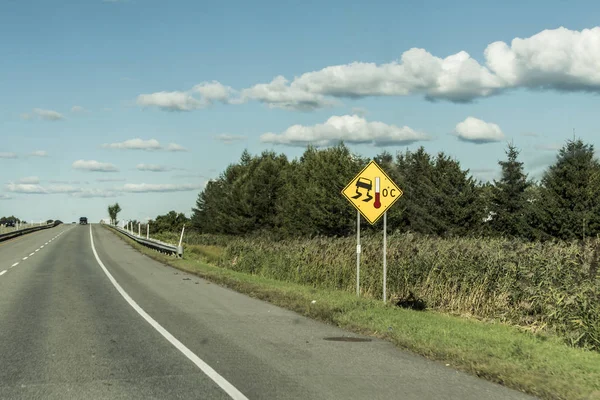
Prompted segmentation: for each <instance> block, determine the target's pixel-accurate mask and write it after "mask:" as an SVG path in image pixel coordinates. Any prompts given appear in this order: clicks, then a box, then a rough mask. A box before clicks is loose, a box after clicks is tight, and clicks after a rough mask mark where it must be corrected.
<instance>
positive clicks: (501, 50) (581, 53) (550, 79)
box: [138, 27, 600, 116]
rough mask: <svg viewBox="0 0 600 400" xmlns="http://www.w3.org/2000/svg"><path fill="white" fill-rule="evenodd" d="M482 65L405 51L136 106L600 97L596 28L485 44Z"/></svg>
mask: <svg viewBox="0 0 600 400" xmlns="http://www.w3.org/2000/svg"><path fill="white" fill-rule="evenodd" d="M482 58H483V62H482V63H479V62H478V61H477V60H476V59H475V58H473V57H472V56H471V55H470V54H469V53H467V52H465V51H459V52H457V53H455V54H450V55H447V56H442V57H440V56H436V55H433V54H431V53H430V52H428V51H427V50H426V49H422V48H411V49H408V50H407V51H405V52H403V53H402V54H401V56H400V57H399V59H397V60H392V61H391V62H388V63H383V64H376V63H370V62H359V61H355V62H351V63H348V64H341V65H333V66H328V67H325V68H323V69H320V70H317V71H312V72H306V73H304V74H302V75H300V76H298V77H295V78H294V79H293V80H291V81H290V80H288V79H287V78H285V77H284V76H281V75H279V76H276V77H275V78H274V79H273V80H272V81H271V82H269V83H258V84H256V85H253V86H251V87H249V88H246V89H242V90H241V96H240V97H239V99H237V100H236V101H232V100H231V96H232V94H233V93H235V91H233V90H232V89H231V88H228V87H225V86H223V85H221V84H220V83H218V82H214V81H213V82H212V83H204V84H203V85H204V88H205V89H203V90H204V91H203V92H202V94H203V96H204V97H201V98H199V99H196V98H195V97H193V96H192V94H193V93H194V90H192V91H188V92H159V93H155V94H154V95H156V96H155V97H143V96H154V95H142V96H141V97H140V98H139V99H138V101H139V102H140V103H141V104H153V105H157V106H159V107H162V108H164V109H173V110H186V111H188V110H191V109H196V108H201V107H204V106H205V105H207V104H210V103H211V99H212V100H219V101H223V102H225V103H230V104H232V103H242V102H245V101H247V100H256V101H259V102H263V103H265V104H268V105H269V107H273V108H284V109H289V110H303V111H309V110H314V109H317V108H322V107H327V106H332V105H336V104H338V103H337V102H335V101H332V99H331V98H361V97H366V96H408V95H422V96H424V97H425V98H426V99H428V100H432V101H435V100H446V101H451V102H457V103H461V102H470V101H473V100H475V99H477V98H480V97H488V96H492V95H496V94H500V93H502V92H504V91H506V90H509V89H516V88H526V89H531V90H556V91H566V92H575V91H583V92H594V93H600V68H598V65H600V27H594V28H592V29H583V30H581V31H575V30H569V29H567V28H564V27H560V28H557V29H548V30H544V31H541V32H539V33H537V34H535V35H533V36H531V37H528V38H515V39H513V40H512V41H511V42H510V44H507V43H505V42H502V41H497V42H493V43H490V44H489V45H488V46H487V47H486V48H485V50H484V51H483V57H482ZM211 85H214V87H213V86H211ZM225 88H226V89H225ZM211 96H212V97H211ZM355 114H357V115H361V114H360V113H358V112H356V113H355ZM361 116H362V115H361Z"/></svg>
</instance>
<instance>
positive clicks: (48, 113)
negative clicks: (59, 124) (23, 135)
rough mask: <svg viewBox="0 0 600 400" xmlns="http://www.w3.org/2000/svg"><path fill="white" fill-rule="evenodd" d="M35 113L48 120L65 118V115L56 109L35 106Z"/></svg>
mask: <svg viewBox="0 0 600 400" xmlns="http://www.w3.org/2000/svg"><path fill="white" fill-rule="evenodd" d="M33 113H34V114H35V115H37V116H38V117H40V118H41V119H44V120H46V121H60V120H61V119H65V117H64V115H62V114H61V113H59V112H56V111H54V110H44V109H42V108H34V109H33Z"/></svg>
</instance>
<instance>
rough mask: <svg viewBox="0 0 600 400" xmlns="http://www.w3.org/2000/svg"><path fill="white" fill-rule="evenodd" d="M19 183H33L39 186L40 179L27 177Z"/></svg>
mask: <svg viewBox="0 0 600 400" xmlns="http://www.w3.org/2000/svg"><path fill="white" fill-rule="evenodd" d="M18 182H19V183H31V184H35V185H37V184H38V183H40V178H38V177H37V176H26V177H25V178H21V179H19V180H18Z"/></svg>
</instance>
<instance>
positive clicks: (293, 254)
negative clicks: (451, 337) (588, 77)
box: [185, 233, 600, 350]
mask: <svg viewBox="0 0 600 400" xmlns="http://www.w3.org/2000/svg"><path fill="white" fill-rule="evenodd" d="M185 242H186V244H187V246H188V247H189V248H191V249H192V250H193V248H194V247H197V246H193V245H192V244H199V245H202V246H198V247H206V246H209V247H208V249H206V248H205V250H202V251H199V250H193V251H192V252H197V253H201V254H204V255H205V256H206V255H207V254H208V255H210V259H211V261H213V262H215V263H217V264H218V265H219V266H221V267H224V268H228V269H232V270H236V271H241V272H247V273H251V274H255V275H259V276H264V277H269V278H275V279H279V280H282V281H288V282H294V283H301V284H304V285H309V286H313V287H321V288H330V289H338V290H346V291H350V292H352V291H355V290H356V254H355V246H356V243H355V239H354V238H312V239H293V240H284V241H272V240H269V239H265V238H251V239H247V238H231V237H227V238H225V237H218V236H206V235H197V234H193V233H191V234H189V236H188V235H186V237H185ZM190 245H192V246H190ZM596 245H598V243H596V242H595V241H588V242H587V243H585V244H582V243H576V242H573V243H530V242H522V241H517V240H506V239H467V238H456V239H440V238H428V237H420V236H414V235H411V234H394V235H390V236H388V255H387V259H388V276H387V285H388V293H389V294H390V298H391V299H392V300H393V301H398V300H401V299H406V298H407V297H409V296H412V297H414V298H416V299H419V300H422V301H424V302H425V304H426V306H427V307H428V308H431V309H436V310H439V311H443V312H448V313H453V314H459V315H464V316H470V317H475V318H481V319H488V320H495V321H500V322H503V323H509V324H513V325H518V326H521V327H524V328H526V329H529V330H532V331H536V332H549V333H554V334H558V335H560V336H561V337H563V338H564V339H565V341H566V342H567V343H568V344H570V345H572V346H580V347H585V348H590V349H595V350H600V276H599V274H598V271H597V259H598V252H597V251H595V250H594V249H595V248H596ZM218 246H221V247H223V251H216V250H215V249H216V247H218ZM382 279H383V277H382V235H371V236H369V237H366V238H363V240H362V254H361V292H362V295H363V296H367V297H373V298H381V292H382Z"/></svg>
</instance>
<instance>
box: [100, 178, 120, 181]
mask: <svg viewBox="0 0 600 400" xmlns="http://www.w3.org/2000/svg"><path fill="white" fill-rule="evenodd" d="M125 180H126V179H125V178H98V179H96V182H125Z"/></svg>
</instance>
